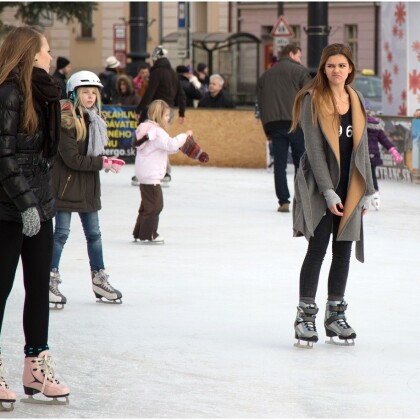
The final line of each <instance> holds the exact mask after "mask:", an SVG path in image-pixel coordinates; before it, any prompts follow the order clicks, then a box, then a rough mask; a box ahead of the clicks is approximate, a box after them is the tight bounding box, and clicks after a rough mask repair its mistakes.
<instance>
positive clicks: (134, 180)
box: [131, 175, 140, 187]
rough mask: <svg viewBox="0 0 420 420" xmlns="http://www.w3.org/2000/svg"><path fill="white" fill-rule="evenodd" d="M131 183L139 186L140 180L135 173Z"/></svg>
mask: <svg viewBox="0 0 420 420" xmlns="http://www.w3.org/2000/svg"><path fill="white" fill-rule="evenodd" d="M131 185H132V186H133V187H138V186H139V185H140V182H139V180H138V179H137V177H136V176H135V175H134V176H132V177H131Z"/></svg>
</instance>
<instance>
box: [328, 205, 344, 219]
mask: <svg viewBox="0 0 420 420" xmlns="http://www.w3.org/2000/svg"><path fill="white" fill-rule="evenodd" d="M328 208H329V210H330V212H331V213H332V214H335V215H336V216H343V210H344V206H343V203H341V202H340V203H338V204H333V205H331V206H329V207H328ZM340 210H341V211H340Z"/></svg>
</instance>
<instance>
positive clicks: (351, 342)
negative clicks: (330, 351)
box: [325, 337, 355, 347]
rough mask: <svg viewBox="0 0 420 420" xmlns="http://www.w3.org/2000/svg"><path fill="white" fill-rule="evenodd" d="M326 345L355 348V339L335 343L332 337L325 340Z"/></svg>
mask: <svg viewBox="0 0 420 420" xmlns="http://www.w3.org/2000/svg"><path fill="white" fill-rule="evenodd" d="M325 343H326V344H332V345H333V346H342V347H351V346H354V344H355V343H354V339H353V338H348V339H343V341H335V340H334V339H333V338H332V337H330V339H329V340H325Z"/></svg>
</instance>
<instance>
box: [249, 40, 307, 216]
mask: <svg viewBox="0 0 420 420" xmlns="http://www.w3.org/2000/svg"><path fill="white" fill-rule="evenodd" d="M301 56H302V51H301V49H300V48H299V47H297V46H296V45H293V44H289V45H286V46H284V47H283V49H282V50H281V52H280V58H279V60H278V62H277V64H275V65H273V67H271V68H270V69H268V70H267V71H266V72H265V73H264V74H263V75H262V76H261V77H260V79H259V80H258V84H257V99H258V106H259V110H260V116H261V121H262V123H263V127H264V132H265V134H266V136H267V138H270V139H271V142H272V146H273V155H274V186H275V190H276V196H277V199H278V202H279V205H280V206H279V207H278V209H277V211H279V212H281V213H288V212H289V204H290V193H289V188H288V186H287V159H288V155H289V147H291V149H292V158H293V164H294V166H295V175H296V171H297V169H298V168H299V160H300V158H301V156H302V154H303V152H304V150H305V145H304V140H303V133H302V130H301V129H300V128H298V129H297V130H296V131H295V132H293V133H289V130H290V125H291V122H292V108H293V103H294V101H295V97H296V94H297V93H298V92H299V90H300V89H302V88H303V86H305V85H306V83H308V82H309V81H310V80H311V76H310V75H309V72H308V70H307V69H306V68H305V67H303V66H302V65H301V64H300V60H301Z"/></svg>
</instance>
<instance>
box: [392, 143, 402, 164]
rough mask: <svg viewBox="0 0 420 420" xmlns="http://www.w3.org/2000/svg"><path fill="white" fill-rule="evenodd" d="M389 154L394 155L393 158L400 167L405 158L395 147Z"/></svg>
mask: <svg viewBox="0 0 420 420" xmlns="http://www.w3.org/2000/svg"><path fill="white" fill-rule="evenodd" d="M388 152H389V153H391V155H392V157H393V159H394V160H395V163H396V164H397V165H399V164H400V163H401V162H402V161H403V158H402V157H401V155H400V154H399V153H398V151H397V149H396V148H395V147H391V148H390V149H389V150H388Z"/></svg>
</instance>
